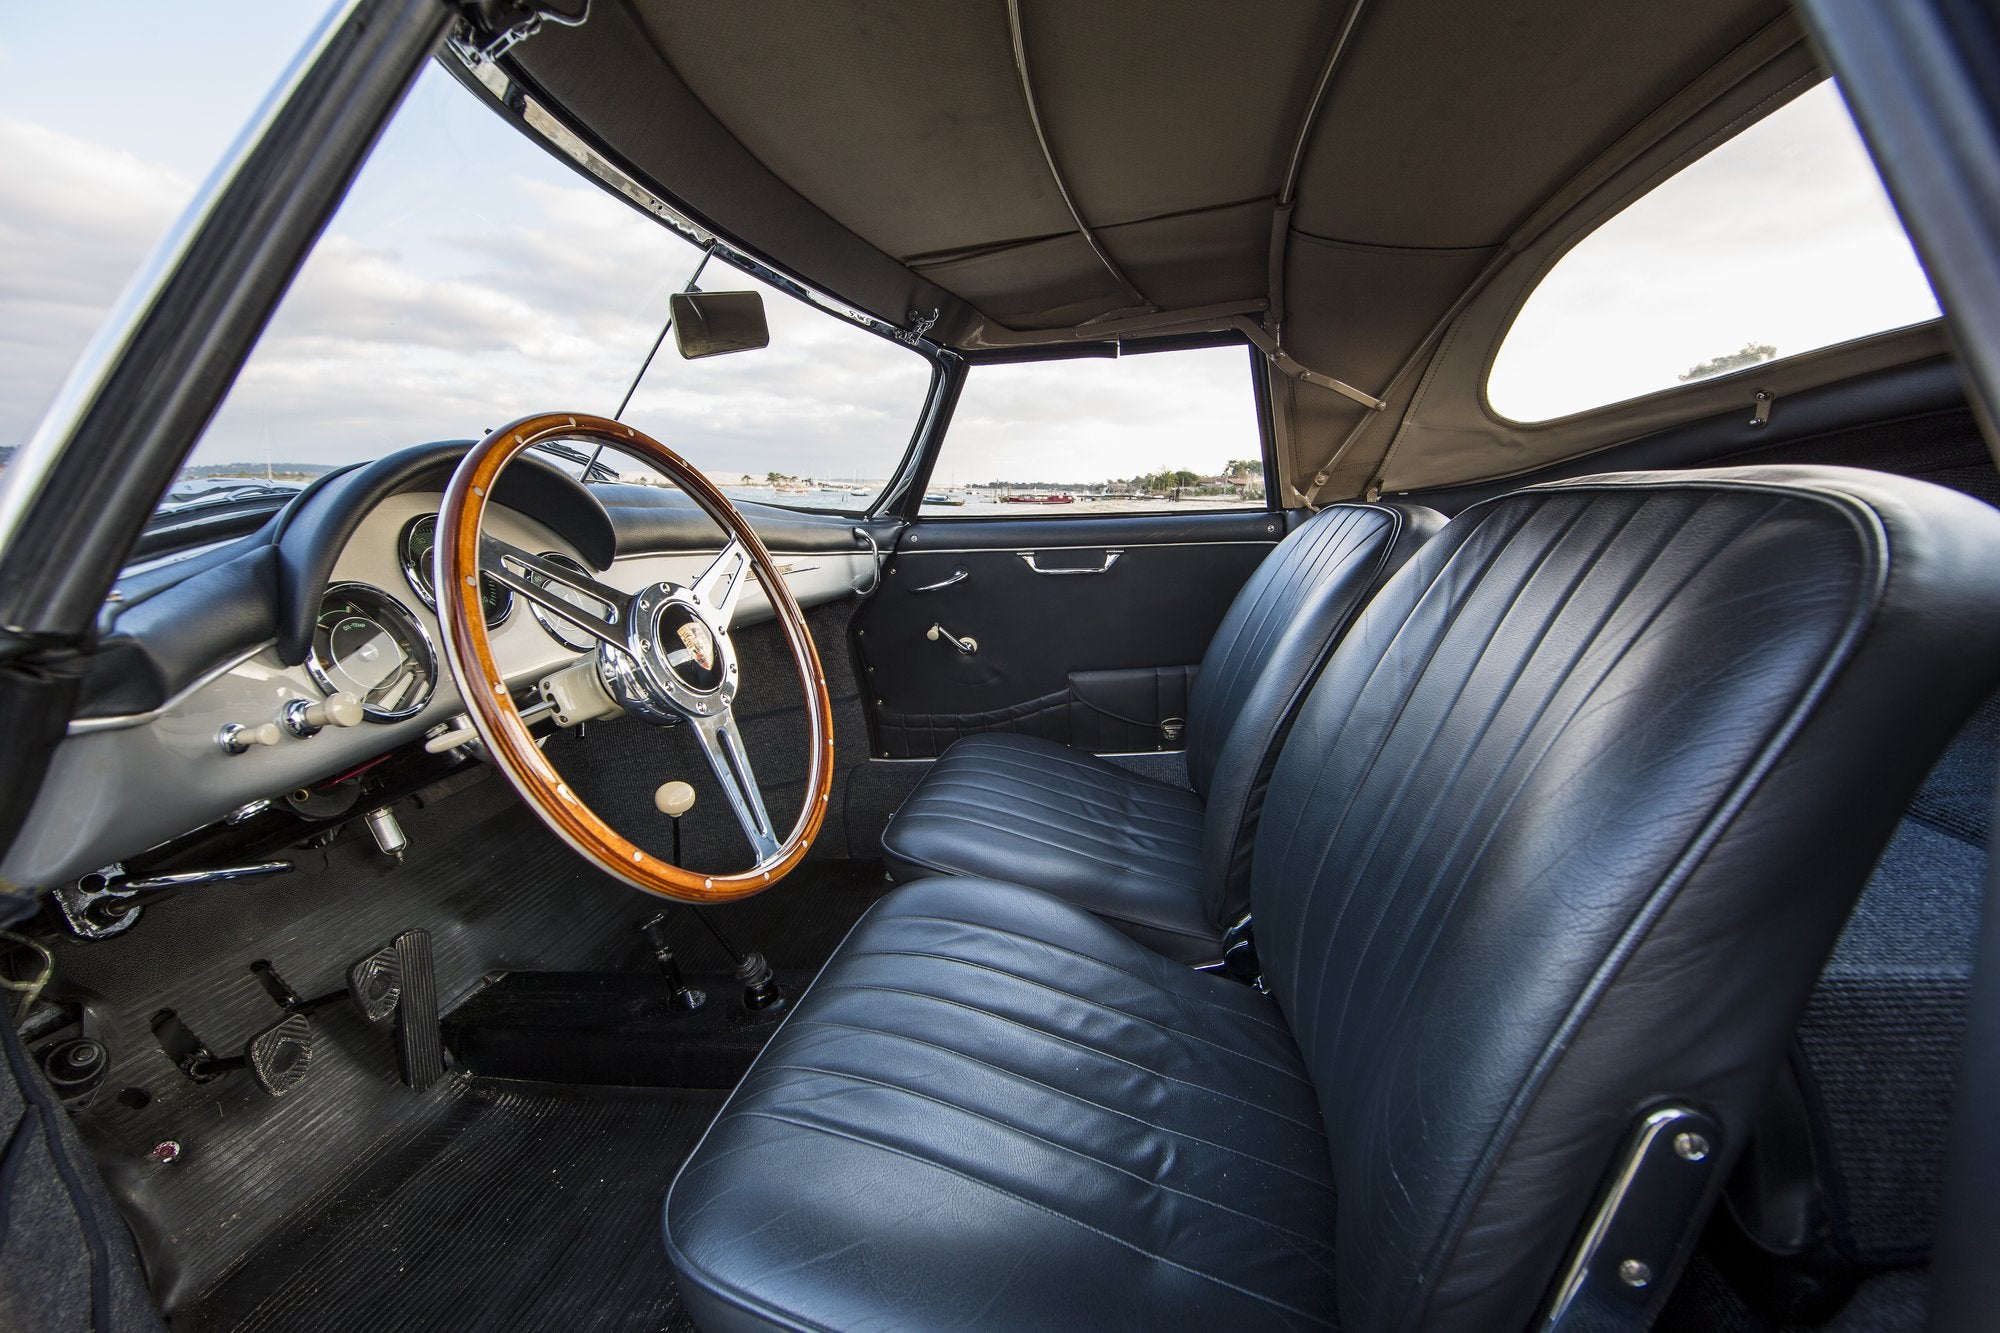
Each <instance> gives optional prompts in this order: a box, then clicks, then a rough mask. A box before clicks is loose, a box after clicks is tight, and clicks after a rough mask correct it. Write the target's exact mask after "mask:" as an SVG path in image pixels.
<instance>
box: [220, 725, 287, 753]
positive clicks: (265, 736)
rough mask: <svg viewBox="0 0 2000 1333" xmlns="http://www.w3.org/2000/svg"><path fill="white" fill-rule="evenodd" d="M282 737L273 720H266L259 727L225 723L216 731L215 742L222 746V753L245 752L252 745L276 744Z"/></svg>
mask: <svg viewBox="0 0 2000 1333" xmlns="http://www.w3.org/2000/svg"><path fill="white" fill-rule="evenodd" d="M283 739H284V733H283V732H281V731H279V730H278V724H277V723H275V722H266V723H265V724H264V725H263V726H261V727H246V726H244V725H243V724H242V723H240V722H231V723H228V724H226V725H225V726H224V727H223V728H222V730H221V731H219V732H217V733H216V736H215V743H216V744H217V745H219V746H221V747H222V752H223V753H224V754H246V753H248V752H249V751H250V749H251V748H252V747H253V746H258V745H276V744H277V743H278V742H279V741H281V740H283Z"/></svg>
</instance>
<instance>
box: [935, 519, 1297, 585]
mask: <svg viewBox="0 0 2000 1333" xmlns="http://www.w3.org/2000/svg"><path fill="white" fill-rule="evenodd" d="M960 521H966V522H969V521H973V520H960ZM1016 521H1019V520H1016ZM1058 521H1060V520H1058ZM1271 531H1272V533H1273V534H1275V533H1276V532H1277V528H1276V526H1275V525H1274V526H1273V527H1272V529H1271ZM1280 540H1281V539H1280V538H1278V537H1277V536H1275V535H1273V537H1272V538H1271V539H1270V540H1268V541H1260V540H1258V539H1256V538H1254V537H1232V538H1230V539H1229V540H1228V541H1220V542H1119V543H1118V545H1117V547H1116V549H1117V550H1120V551H1142V550H1143V551H1156V550H1157V551H1163V550H1170V549H1173V548H1175V547H1181V546H1275V545H1277V544H1278V542H1279V541H1280ZM1104 547H1105V543H1103V542H1095V543H1093V542H1045V543H1043V544H1042V545H1040V546H1036V547H1032V548H1030V547H1023V546H916V547H910V548H907V549H904V548H899V549H898V550H897V551H896V554H897V555H1026V554H1028V553H1029V552H1030V551H1031V550H1032V551H1092V550H1100V549H1104ZM1042 572H1043V573H1048V572H1049V571H1047V570H1044V571H1042Z"/></svg>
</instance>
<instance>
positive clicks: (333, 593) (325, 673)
mask: <svg viewBox="0 0 2000 1333" xmlns="http://www.w3.org/2000/svg"><path fill="white" fill-rule="evenodd" d="M306 670H307V671H309V672H311V673H312V678H313V680H314V681H316V682H317V683H318V684H319V687H320V688H321V689H323V690H325V691H326V692H327V693H328V694H337V693H339V692H341V691H343V690H345V691H346V692H348V693H349V694H353V695H355V696H356V697H358V698H359V699H360V700H361V707H362V710H363V712H364V713H365V714H366V715H367V717H368V720H369V721H371V722H394V721H397V720H398V719H401V718H406V717H413V716H415V715H416V714H417V713H419V712H421V711H422V710H423V706H424V705H425V704H427V703H429V702H430V701H431V693H432V691H434V690H436V689H437V679H438V662H437V652H436V650H435V649H433V648H432V647H431V641H430V639H429V638H428V637H426V636H425V634H424V630H423V626H421V625H419V624H418V623H417V621H416V617H414V616H412V615H411V614H410V613H409V612H408V611H406V610H404V609H403V606H402V604H401V603H399V602H398V601H397V600H396V599H395V598H393V597H391V596H390V595H389V594H388V593H386V592H383V591H382V590H381V589H380V588H375V587H371V586H369V585H368V584H366V583H336V584H334V585H333V586H332V587H330V588H328V589H327V590H326V596H324V597H322V598H321V599H320V603H319V619H318V620H316V621H315V622H313V643H312V652H311V654H310V655H309V656H308V657H307V658H306Z"/></svg>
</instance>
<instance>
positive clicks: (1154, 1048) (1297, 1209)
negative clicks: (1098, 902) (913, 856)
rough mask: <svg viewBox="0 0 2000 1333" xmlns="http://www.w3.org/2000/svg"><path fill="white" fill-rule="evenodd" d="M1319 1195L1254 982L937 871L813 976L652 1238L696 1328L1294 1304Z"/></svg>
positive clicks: (1315, 1284) (1170, 1323) (1322, 1263)
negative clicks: (663, 1242)
mask: <svg viewBox="0 0 2000 1333" xmlns="http://www.w3.org/2000/svg"><path fill="white" fill-rule="evenodd" d="M1333 1213H1334V1195H1333V1182H1332V1177H1331V1175H1330V1173H1329V1171H1328V1169H1327V1152H1326V1139H1325V1134H1324V1131H1323V1130H1322V1128H1321V1126H1320V1122H1319V1107H1318V1103H1317V1102H1316V1100H1315V1098H1314V1095H1313V1089H1312V1085H1311V1083H1310V1082H1309V1081H1308V1080H1307V1078H1306V1075H1305V1070H1304V1067H1303V1066H1302V1065H1301V1063H1300V1061H1299V1055H1298V1049H1297V1047H1296V1046H1294V1045H1293V1043H1292V1039H1291V1036H1290V1034H1289V1033H1287V1032H1286V1030H1285V1025H1284V1023H1283V1020H1282V1019H1281V1018H1280V1017H1279V1015H1278V1012H1277V1008H1276V1006H1275V1005H1273V1004H1272V1003H1271V1002H1270V1001H1269V1000H1268V999H1267V998H1266V997H1264V996H1261V995H1259V994H1257V993H1256V992H1255V991H1253V990H1251V989H1249V988H1248V987H1246V986H1241V985H1238V984H1236V983H1234V982H1230V981H1224V980H1222V979H1220V978H1219V977H1216V976H1214V975H1212V974H1208V973H1201V972H1192V971H1189V970H1188V969H1187V968H1185V967H1182V966H1179V965H1177V964H1174V963H1169V962H1167V961H1166V960H1164V959H1162V958H1160V957H1159V956H1158V955H1157V954H1155V953H1153V952H1151V951H1150V950H1147V949H1145V948H1143V947H1141V946H1140V945H1138V944H1135V943H1133V942H1132V941H1131V940H1129V939H1127V938H1126V937H1125V936H1123V935H1121V934H1119V933H1118V932H1117V931H1115V930H1112V929H1110V928H1109V927H1107V926H1106V925H1105V924H1104V923H1103V922H1101V921H1097V920H1095V919H1094V918H1092V917H1090V916H1088V915H1086V914H1085V913H1083V912H1082V911H1080V910H1079V909H1077V908H1075V907H1072V906H1070V905H1069V904H1067V903H1063V902H1060V901H1058V900H1056V899H1054V898H1051V897H1049V896H1048V895H1046V894H1042V893H1037V892H1034V891H1032V890H1029V889H1023V888H1020V887H1017V886H1015V885H1010V884H1001V883H994V882H990V881H982V880H969V879H932V880H925V881H923V882H922V883H919V884H912V885H909V886H907V887H905V888H903V889H900V890H898V891H897V892H896V893H894V894H892V895H891V896H890V897H888V898H886V899H884V900H883V901H882V902H881V903H879V904H877V905H876V907H875V908H874V909H872V910H871V912H870V913H869V915H868V916H867V917H865V918H864V919H863V920H862V922H861V924H860V925H858V926H857V927H856V928H855V931H854V933H853V934H852V935H850V936H849V937H848V941H847V943H846V945H844V946H843V947H842V948H841V950H840V951H839V952H838V953H837V954H836V955H835V956H834V959H833V961H831V962H829V963H828V964H827V966H826V969H825V970H824V971H823V972H821V974H820V976H819V979H818V980H817V981H815V982H814V983H813V987H812V990H811V992H810V995H809V996H808V998H807V1000H806V1001H805V1002H804V1003H803V1004H802V1005H801V1007H800V1009H799V1011H798V1012H797V1013H795V1014H794V1015H793V1016H792V1017H791V1018H790V1019H788V1020H787V1021H786V1022H785V1025H784V1026H783V1027H782V1028H781V1029H780V1030H779V1032H778V1034H777V1036H776V1037H774V1038H773V1039H772V1040H771V1044H770V1045H769V1046H767V1047H766V1048H765V1050H764V1052H763V1054H762V1055H760V1056H759V1057H758V1059H757V1063H756V1064H755V1065H754V1066H753V1067H752V1069H751V1071H750V1073H749V1074H747V1075H746V1076H745V1077H744V1080H743V1082H742V1084H741V1085H740V1086H739V1087H738V1089H737V1090H736V1092H735V1094H734V1095H733V1096H732V1097H731V1098H730V1101H729V1103H728V1105H727V1106H726V1107H725V1108H724V1109H723V1111H722V1113H721V1115H720V1116H719V1117H717V1119H716V1122H715V1124H714V1126H713V1127H712V1128H711V1129H710V1130H709V1132H708V1137H707V1138H706V1139H705V1140H703V1142H702V1145H701V1147H700V1149H699V1150H698V1151H697V1152H696V1154H695V1156H694V1158H693V1159H692V1160H691V1161H690V1162H689V1163H688V1165H687V1166H686V1168H684V1169H683V1170H682V1172H681V1174H680V1177H679V1178H678V1179H677V1180H676V1181H675V1182H674V1187H673V1193H672V1195H671V1196H670V1197H669V1199H668V1201H667V1232H666V1234H667V1246H668V1250H669V1252H670V1253H671V1254H672V1257H673V1261H674V1263H675V1265H676V1266H677V1268H678V1269H679V1270H680V1272H681V1274H682V1283H681V1291H682V1295H683V1297H684V1298H685V1299H686V1300H687V1302H688V1309H689V1311H690V1312H691V1313H692V1314H693V1315H694V1317H695V1322H696V1323H697V1324H699V1325H700V1326H701V1328H702V1329H703V1330H704V1331H705V1333H722V1331H723V1330H728V1329H741V1328H771V1327H781V1328H808V1327H809V1328H821V1329H851V1328H878V1327H900V1328H909V1329H944V1328H964V1327H974V1328H980V1327H986V1328H1005V1329H1021V1328H1051V1329H1053V1328H1066V1329H1067V1328H1074V1329H1118V1328H1126V1329H1134V1330H1138V1329H1149V1330H1150V1329H1160V1328H1168V1327H1181V1328H1202V1327H1210V1328H1239V1327H1246V1326H1249V1327H1258V1328H1287V1327H1290V1328H1306V1327H1314V1326H1324V1325H1325V1324H1326V1322H1327V1320H1328V1315H1329V1312H1330V1311H1331V1309H1332V1301H1333V1254H1332V1237H1333ZM1077 1274H1088V1275H1089V1280H1088V1281H1087V1282H1078V1281H1076V1280H1074V1276H1075V1275H1077Z"/></svg>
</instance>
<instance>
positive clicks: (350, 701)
mask: <svg viewBox="0 0 2000 1333" xmlns="http://www.w3.org/2000/svg"><path fill="white" fill-rule="evenodd" d="M366 716H367V712H366V710H364V709H363V708H362V706H361V700H359V699H357V698H356V697H354V696H353V695H351V694H349V693H348V692H347V691H345V690H342V691H341V692H340V693H339V694H335V695H330V696H328V697H327V698H326V699H325V700H324V701H322V702H320V703H316V704H310V705H308V706H307V708H306V721H307V722H309V723H311V724H312V725H313V726H315V727H356V726H360V725H361V720H362V719H363V718H364V717H366Z"/></svg>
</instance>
